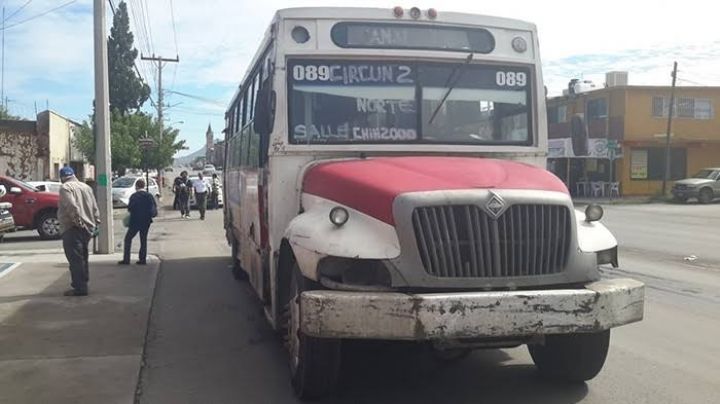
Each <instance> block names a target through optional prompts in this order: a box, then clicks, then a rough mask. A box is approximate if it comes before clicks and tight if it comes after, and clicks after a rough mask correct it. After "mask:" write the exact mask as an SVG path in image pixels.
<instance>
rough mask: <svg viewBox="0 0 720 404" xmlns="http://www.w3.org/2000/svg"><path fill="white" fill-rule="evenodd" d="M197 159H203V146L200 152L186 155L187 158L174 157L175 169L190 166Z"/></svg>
mask: <svg viewBox="0 0 720 404" xmlns="http://www.w3.org/2000/svg"><path fill="white" fill-rule="evenodd" d="M198 157H205V146H203V147H202V148H201V149H200V150H198V151H195V152H192V153H190V154H188V155H187V156H182V157H176V158H175V163H174V165H175V166H176V167H178V166H186V165H188V164H191V163H192V162H193V161H194V160H195V159H196V158H198Z"/></svg>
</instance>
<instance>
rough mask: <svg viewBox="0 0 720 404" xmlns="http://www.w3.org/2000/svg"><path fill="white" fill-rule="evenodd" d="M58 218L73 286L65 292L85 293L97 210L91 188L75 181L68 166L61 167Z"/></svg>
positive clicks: (98, 216) (97, 214)
mask: <svg viewBox="0 0 720 404" xmlns="http://www.w3.org/2000/svg"><path fill="white" fill-rule="evenodd" d="M60 181H61V182H62V183H63V184H62V186H61V187H60V202H59V205H58V213H57V217H58V221H59V222H60V228H61V230H62V242H63V250H64V251H65V257H66V258H67V260H68V263H69V264H70V278H71V283H70V284H71V286H72V289H70V290H67V291H66V292H65V293H64V295H65V296H87V294H88V281H89V280H90V264H89V262H88V257H89V251H88V244H89V243H90V239H91V238H92V237H93V235H94V234H95V232H96V229H97V225H98V224H99V223H100V211H99V210H98V206H97V202H96V201H95V195H94V194H93V191H92V188H90V186H88V185H87V184H85V183H83V182H80V181H78V179H77V178H76V177H75V171H73V169H72V168H71V167H63V168H62V169H61V170H60Z"/></svg>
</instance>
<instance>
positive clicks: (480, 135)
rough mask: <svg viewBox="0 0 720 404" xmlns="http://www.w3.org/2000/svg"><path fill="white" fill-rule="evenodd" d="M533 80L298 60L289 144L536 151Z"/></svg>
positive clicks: (520, 72)
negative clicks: (524, 147)
mask: <svg viewBox="0 0 720 404" xmlns="http://www.w3.org/2000/svg"><path fill="white" fill-rule="evenodd" d="M531 77H532V76H531V71H530V68H529V67H524V66H498V65H477V64H470V65H466V66H463V65H462V64H461V63H456V64H447V63H446V64H439V63H429V62H428V63H394V62H390V63H383V62H364V61H327V60H315V59H313V60H291V61H290V62H289V66H288V81H289V83H288V85H289V91H290V94H289V103H288V105H289V111H288V112H289V125H290V127H289V133H290V142H291V143H293V144H347V143H352V144H357V143H366V144H367V143H432V144H470V145H472V144H476V145H477V144H489V145H529V144H532V140H533V138H532V133H531V132H532V131H531V128H532V125H531V122H532V121H531V119H532V117H531V112H532V103H531V98H530V97H531V87H532V82H531ZM450 86H453V89H452V91H451V92H450V93H449V95H447V99H445V102H444V103H442V105H440V104H441V101H442V100H443V98H444V97H445V96H446V93H447V91H448V88H449V87H450ZM439 105H440V108H439V110H438V111H437V113H435V110H436V109H438V106H439ZM433 113H435V116H434V118H433V119H432V120H431V117H432V115H433Z"/></svg>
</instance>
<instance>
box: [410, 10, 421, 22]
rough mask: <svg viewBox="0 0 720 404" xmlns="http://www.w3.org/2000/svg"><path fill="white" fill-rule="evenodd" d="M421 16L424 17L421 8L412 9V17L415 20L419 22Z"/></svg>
mask: <svg viewBox="0 0 720 404" xmlns="http://www.w3.org/2000/svg"><path fill="white" fill-rule="evenodd" d="M420 15H422V11H420V9H419V8H417V7H413V8H411V9H410V17H411V18H412V19H413V20H417V19H418V18H420Z"/></svg>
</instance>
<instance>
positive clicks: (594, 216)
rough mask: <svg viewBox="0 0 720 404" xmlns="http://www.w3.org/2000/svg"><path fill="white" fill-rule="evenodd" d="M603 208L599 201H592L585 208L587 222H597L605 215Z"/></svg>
mask: <svg viewBox="0 0 720 404" xmlns="http://www.w3.org/2000/svg"><path fill="white" fill-rule="evenodd" d="M603 213H604V211H603V208H602V206H600V205H598V204H597V203H591V204H590V205H588V206H587V208H585V221H586V222H597V221H598V220H600V219H602V217H603Z"/></svg>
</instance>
